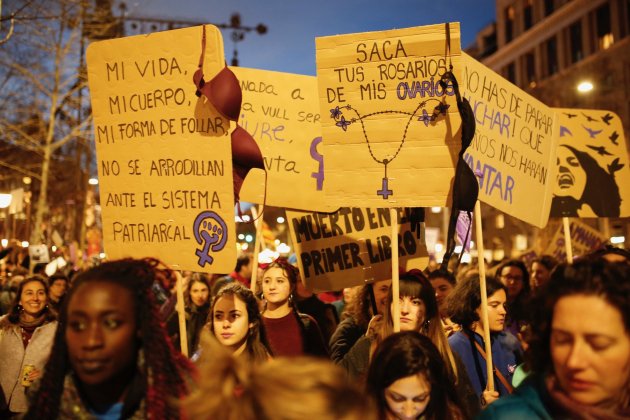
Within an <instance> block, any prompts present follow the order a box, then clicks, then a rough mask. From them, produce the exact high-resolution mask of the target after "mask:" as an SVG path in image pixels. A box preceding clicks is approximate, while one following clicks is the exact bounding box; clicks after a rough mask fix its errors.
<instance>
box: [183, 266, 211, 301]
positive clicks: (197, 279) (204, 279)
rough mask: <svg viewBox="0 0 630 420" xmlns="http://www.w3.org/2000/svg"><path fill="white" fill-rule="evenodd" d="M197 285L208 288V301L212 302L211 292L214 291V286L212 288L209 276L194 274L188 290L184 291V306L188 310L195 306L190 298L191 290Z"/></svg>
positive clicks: (187, 287)
mask: <svg viewBox="0 0 630 420" xmlns="http://www.w3.org/2000/svg"><path fill="white" fill-rule="evenodd" d="M195 283H201V284H205V285H206V287H207V288H208V301H209V300H210V291H211V290H212V286H210V278H209V277H208V275H207V274H204V273H193V274H192V275H191V276H190V280H188V284H187V285H186V290H184V304H185V305H186V307H187V308H192V305H193V302H192V299H191V298H190V289H192V287H193V286H194V284H195ZM208 306H209V305H208ZM206 308H207V307H206Z"/></svg>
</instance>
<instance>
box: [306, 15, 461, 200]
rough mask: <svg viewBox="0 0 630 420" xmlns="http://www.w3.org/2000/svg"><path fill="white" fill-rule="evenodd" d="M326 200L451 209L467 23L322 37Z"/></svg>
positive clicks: (320, 72) (320, 62)
mask: <svg viewBox="0 0 630 420" xmlns="http://www.w3.org/2000/svg"><path fill="white" fill-rule="evenodd" d="M316 47H317V78H318V85H319V88H318V89H319V98H320V113H321V122H322V134H323V137H324V156H326V166H325V168H324V171H325V173H326V189H325V193H326V196H327V197H331V199H332V201H333V202H337V201H342V202H343V203H344V205H349V206H355V207H375V208H376V207H400V206H410V207H412V206H445V205H446V204H447V202H448V200H449V195H450V194H449V192H450V191H451V184H452V178H453V175H454V173H455V170H454V168H455V162H456V161H457V153H458V151H459V149H460V147H461V143H460V138H461V137H460V136H459V131H460V126H461V119H460V118H459V114H458V112H457V105H456V100H455V97H454V90H453V87H452V85H450V84H449V85H448V86H447V87H446V88H442V87H441V86H440V84H439V81H440V78H441V76H442V75H443V74H444V73H445V72H447V71H448V70H449V68H450V67H449V66H450V65H451V64H452V65H453V73H454V74H455V76H456V77H457V78H459V75H460V54H461V51H460V34H459V24H458V23H448V24H441V25H431V26H423V27H416V28H408V29H399V30H390V31H382V32H368V33H359V34H349V35H339V36H331V37H323V38H317V39H316Z"/></svg>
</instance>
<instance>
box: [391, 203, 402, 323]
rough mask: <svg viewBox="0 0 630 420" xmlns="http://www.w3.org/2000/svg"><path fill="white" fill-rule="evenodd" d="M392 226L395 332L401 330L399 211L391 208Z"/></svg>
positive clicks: (393, 316)
mask: <svg viewBox="0 0 630 420" xmlns="http://www.w3.org/2000/svg"><path fill="white" fill-rule="evenodd" d="M389 217H390V220H391V227H392V234H391V235H392V236H391V238H392V319H393V321H394V332H399V331H400V283H399V278H398V211H397V210H396V209H395V208H393V207H392V208H390V209H389Z"/></svg>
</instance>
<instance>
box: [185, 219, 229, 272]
mask: <svg viewBox="0 0 630 420" xmlns="http://www.w3.org/2000/svg"><path fill="white" fill-rule="evenodd" d="M193 233H194V234H195V240H196V241H197V243H198V244H199V245H201V246H202V249H197V250H196V251H195V255H197V256H198V257H199V261H197V263H198V264H199V266H201V267H203V266H205V265H206V263H207V264H212V262H213V261H214V258H212V256H211V255H210V251H214V252H216V251H220V250H222V249H223V248H224V247H225V244H226V243H227V236H228V235H227V226H226V225H225V222H224V221H223V219H221V217H220V216H219V215H218V214H216V213H215V212H213V211H204V212H202V213H199V215H198V216H197V218H196V219H195V223H194V226H193Z"/></svg>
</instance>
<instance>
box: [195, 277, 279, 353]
mask: <svg viewBox="0 0 630 420" xmlns="http://www.w3.org/2000/svg"><path fill="white" fill-rule="evenodd" d="M224 296H235V297H236V298H238V299H240V300H241V301H242V302H243V303H245V307H246V308H247V319H248V323H249V324H253V325H252V327H251V328H249V331H248V333H247V345H246V351H247V353H248V355H249V356H250V357H251V359H252V360H254V361H256V362H264V361H266V360H267V359H268V358H269V356H270V355H271V349H270V347H269V343H268V342H267V334H266V333H265V325H264V324H263V322H262V317H261V315H260V311H259V310H258V301H257V300H256V297H255V296H254V293H253V292H252V291H251V290H249V289H248V288H246V287H245V286H243V285H242V284H240V283H235V282H232V283H228V284H227V285H225V286H223V287H222V288H221V289H220V290H219V291H218V292H217V295H216V296H215V297H214V298H213V299H212V306H211V307H210V312H209V314H208V323H209V324H210V331H211V332H212V334H213V335H214V307H215V306H216V304H217V302H218V301H219V299H220V298H222V297H224ZM211 357H212V356H211Z"/></svg>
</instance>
